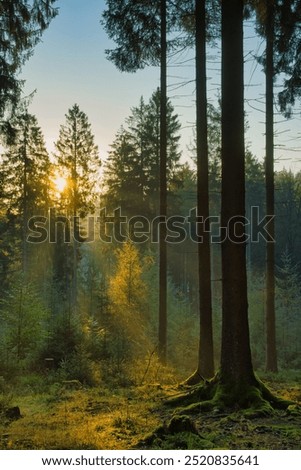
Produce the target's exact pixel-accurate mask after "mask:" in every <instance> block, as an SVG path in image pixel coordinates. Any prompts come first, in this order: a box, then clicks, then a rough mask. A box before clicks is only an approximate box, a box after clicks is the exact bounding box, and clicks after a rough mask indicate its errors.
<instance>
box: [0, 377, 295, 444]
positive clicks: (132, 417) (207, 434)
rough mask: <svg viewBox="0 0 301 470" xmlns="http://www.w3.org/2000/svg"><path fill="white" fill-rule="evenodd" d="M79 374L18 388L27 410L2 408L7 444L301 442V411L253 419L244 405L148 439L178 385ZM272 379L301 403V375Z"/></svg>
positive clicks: (2, 436) (1, 432)
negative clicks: (38, 389)
mask: <svg viewBox="0 0 301 470" xmlns="http://www.w3.org/2000/svg"><path fill="white" fill-rule="evenodd" d="M73 382H74V383H73ZM73 382H72V381H71V382H70V383H65V384H54V385H52V386H51V387H50V389H49V391H48V392H47V393H45V392H44V393H33V392H32V391H30V390H29V391H27V393H24V392H23V393H22V394H21V393H15V394H14V395H13V397H11V400H10V406H18V407H19V408H20V411H21V417H20V418H19V419H11V418H9V417H7V416H5V414H2V416H0V449H2V450H3V449H32V450H35V449H67V450H68V449H70V450H73V449H86V450H93V449H133V448H136V449H137V448H138V449H150V448H152V449H230V450H231V449H233V450H234V449H279V450H281V449H299V450H300V449H301V414H300V412H299V413H298V412H296V413H295V414H294V413H288V412H285V411H281V412H275V414H273V415H269V416H260V417H259V416H258V417H253V418H252V419H250V418H247V417H246V416H245V415H244V414H243V413H242V412H239V411H236V412H231V413H230V412H229V413H223V412H221V411H219V410H215V411H213V412H211V413H209V412H208V413H204V412H202V413H200V414H196V415H194V416H193V417H191V419H193V422H194V424H195V431H192V432H188V431H187V430H185V429H184V430H182V431H181V430H179V431H180V432H172V431H169V432H168V433H167V434H165V435H164V434H163V435H160V436H159V437H157V438H155V439H153V438H151V439H150V438H149V439H147V438H146V436H147V435H151V434H152V433H153V432H154V430H155V429H157V428H158V427H159V426H160V425H162V423H168V422H170V419H171V418H172V415H173V412H174V410H172V409H171V408H167V407H165V406H164V402H165V401H166V399H167V398H168V397H171V396H173V395H175V394H177V393H179V390H178V388H177V387H176V386H171V385H169V386H161V385H159V384H152V385H144V386H141V387H135V388H126V389H124V388H118V389H115V390H114V391H112V390H108V389H102V388H86V389H85V388H83V387H81V386H80V384H79V383H77V382H76V381H73ZM265 383H267V385H268V386H269V387H270V389H271V390H272V391H274V392H275V393H276V394H277V395H278V396H281V397H284V398H286V399H291V400H294V401H295V402H298V403H299V404H300V402H301V387H300V383H299V384H298V383H297V382H296V381H294V380H290V381H288V380H286V381H283V379H282V380H280V379H278V378H277V376H275V378H274V379H273V380H265ZM2 400H4V398H3V396H2ZM145 438H146V439H145Z"/></svg>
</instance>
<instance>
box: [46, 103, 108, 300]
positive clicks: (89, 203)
mask: <svg viewBox="0 0 301 470" xmlns="http://www.w3.org/2000/svg"><path fill="white" fill-rule="evenodd" d="M55 148H56V151H55V157H56V159H57V164H58V166H59V168H60V169H61V170H62V171H63V173H65V174H66V177H67V185H66V189H65V190H64V193H63V196H64V201H65V209H66V210H67V213H68V214H69V215H71V216H72V218H73V259H72V306H73V307H74V308H76V303H77V266H78V244H79V242H80V226H79V220H78V217H79V216H85V215H87V213H88V212H89V211H92V210H93V208H94V205H93V203H94V201H95V194H96V193H95V190H96V182H97V176H98V174H97V173H98V170H99V167H100V160H99V154H98V147H97V145H95V143H94V136H93V134H92V130H91V125H90V123H89V121H88V117H87V115H86V114H85V113H84V112H83V111H81V110H80V109H79V106H78V105H77V104H75V105H74V106H73V107H72V108H71V109H69V111H68V113H67V114H66V123H65V124H63V125H62V126H61V128H60V133H59V138H58V140H57V142H56V144H55Z"/></svg>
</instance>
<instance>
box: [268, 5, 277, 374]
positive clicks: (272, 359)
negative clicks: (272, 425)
mask: <svg viewBox="0 0 301 470" xmlns="http://www.w3.org/2000/svg"><path fill="white" fill-rule="evenodd" d="M273 42H274V7H273V2H271V1H270V0H268V1H267V11H266V71H265V77H266V159H265V185H266V212H267V214H268V215H274V214H275V202H274V106H273V101H274V86H273V81H274V46H273ZM269 235H270V240H269V241H267V244H266V370H267V371H271V372H277V350H276V322H275V244H274V242H273V240H274V237H275V223H274V219H272V220H271V222H270V224H269Z"/></svg>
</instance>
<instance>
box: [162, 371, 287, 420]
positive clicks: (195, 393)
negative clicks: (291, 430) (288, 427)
mask: <svg viewBox="0 0 301 470" xmlns="http://www.w3.org/2000/svg"><path fill="white" fill-rule="evenodd" d="M293 404H294V403H293V402H291V401H288V400H284V399H281V398H278V397H276V396H275V395H274V394H273V393H272V392H271V391H270V390H269V389H268V388H267V387H266V386H265V385H264V384H263V383H262V382H261V381H260V380H259V379H257V378H256V377H254V380H253V381H252V383H243V382H240V383H236V384H228V383H223V381H222V380H221V379H220V376H219V375H218V374H217V375H216V376H215V377H214V378H213V379H212V380H210V381H209V382H208V381H206V382H205V383H202V384H199V385H195V386H193V387H190V388H189V389H188V390H187V391H186V392H184V393H181V394H179V395H176V396H175V397H172V398H170V399H169V400H168V401H167V402H166V405H168V406H173V407H177V409H176V410H175V413H176V414H180V415H192V414H197V413H200V412H202V411H205V412H209V411H213V412H215V413H220V412H223V411H228V412H231V411H233V410H234V411H238V410H242V411H243V412H244V414H245V415H248V416H249V417H257V416H260V415H268V414H272V413H273V412H274V411H275V410H285V409H287V408H288V407H289V406H290V405H293Z"/></svg>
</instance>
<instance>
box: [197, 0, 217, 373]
mask: <svg viewBox="0 0 301 470" xmlns="http://www.w3.org/2000/svg"><path fill="white" fill-rule="evenodd" d="M195 17H196V144H197V206H198V216H201V217H203V220H206V219H208V217H209V176H208V171H209V168H208V167H209V165H208V125H207V80H206V2H205V1H204V0H196V3H195ZM201 227H202V229H201V230H199V235H200V236H201V237H202V238H203V240H202V241H201V242H200V243H198V272H199V309H200V338H199V358H198V368H197V374H198V375H201V376H202V377H206V378H210V377H212V376H213V374H214V359H213V333H212V300H211V263H210V233H209V231H206V230H204V229H205V226H204V225H203V224H201Z"/></svg>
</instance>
